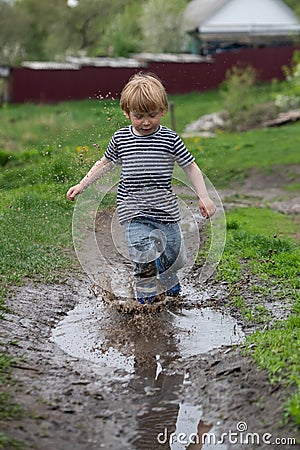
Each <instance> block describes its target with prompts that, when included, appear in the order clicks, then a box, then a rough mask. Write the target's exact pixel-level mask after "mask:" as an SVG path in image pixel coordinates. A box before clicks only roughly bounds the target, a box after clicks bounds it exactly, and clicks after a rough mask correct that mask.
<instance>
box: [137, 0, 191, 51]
mask: <svg viewBox="0 0 300 450" xmlns="http://www.w3.org/2000/svg"><path fill="white" fill-rule="evenodd" d="M187 3H188V1H187V0H148V1H147V2H146V3H144V6H143V12H142V16H141V29H142V33H143V41H142V48H143V50H144V51H149V52H156V53H164V52H165V53H169V52H170V53H178V52H181V51H183V50H184V49H185V46H186V36H185V33H184V31H183V27H182V23H183V20H182V15H183V11H184V8H185V7H186V5H187Z"/></svg>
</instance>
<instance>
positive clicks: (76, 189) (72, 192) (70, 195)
mask: <svg viewBox="0 0 300 450" xmlns="http://www.w3.org/2000/svg"><path fill="white" fill-rule="evenodd" d="M82 191H83V188H82V186H81V184H76V185H75V186H72V187H71V188H70V189H69V190H68V192H67V199H68V200H70V202H73V201H74V200H75V197H76V195H78V194H81V192H82Z"/></svg>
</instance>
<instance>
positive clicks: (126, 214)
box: [104, 125, 195, 223]
mask: <svg viewBox="0 0 300 450" xmlns="http://www.w3.org/2000/svg"><path fill="white" fill-rule="evenodd" d="M104 156H105V157H106V158H107V159H108V160H109V161H111V162H113V163H114V164H117V163H120V164H121V165H122V173H121V177H120V182H119V186H118V194H117V207H118V215H119V220H120V223H124V222H126V221H129V220H131V219H133V218H137V217H139V218H141V217H146V218H150V219H153V220H157V221H162V222H178V221H179V220H180V212H179V207H178V202H177V197H176V195H175V193H174V192H173V190H172V183H171V182H172V175H173V170H174V164H175V161H176V162H177V163H178V164H179V166H180V167H182V168H184V167H186V166H188V165H189V164H191V163H192V162H193V161H194V159H195V158H194V157H193V156H192V154H191V153H190V152H189V151H188V150H187V148H186V147H185V145H184V143H183V142H182V140H181V138H180V137H179V136H178V135H177V134H176V133H175V132H174V131H172V130H170V129H169V128H167V127H164V126H160V127H159V128H158V129H157V131H156V132H155V133H153V134H151V135H147V136H137V135H136V134H134V133H133V130H132V126H131V125H130V126H127V127H125V128H121V129H120V130H118V131H116V133H115V134H114V135H113V137H112V138H111V140H110V143H109V144H108V147H107V150H106V152H105V155H104Z"/></svg>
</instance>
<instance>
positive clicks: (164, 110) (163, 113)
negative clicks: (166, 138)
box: [161, 109, 167, 117]
mask: <svg viewBox="0 0 300 450" xmlns="http://www.w3.org/2000/svg"><path fill="white" fill-rule="evenodd" d="M166 114H167V110H166V109H163V110H162V111H161V116H162V117H163V116H165V115H166Z"/></svg>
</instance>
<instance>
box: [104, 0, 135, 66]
mask: <svg viewBox="0 0 300 450" xmlns="http://www.w3.org/2000/svg"><path fill="white" fill-rule="evenodd" d="M141 13H142V6H141V3H140V2H138V3H137V2H136V0H132V1H131V2H130V3H129V4H127V5H126V6H125V8H124V9H123V11H120V12H119V13H118V14H117V15H116V16H115V17H114V18H113V19H112V20H111V22H110V25H109V26H108V27H107V30H106V33H105V37H104V42H105V43H106V48H108V49H110V54H112V55H113V56H123V57H128V56H130V54H131V53H137V52H139V51H140V49H141V41H142V32H141V26H140V16H141Z"/></svg>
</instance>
